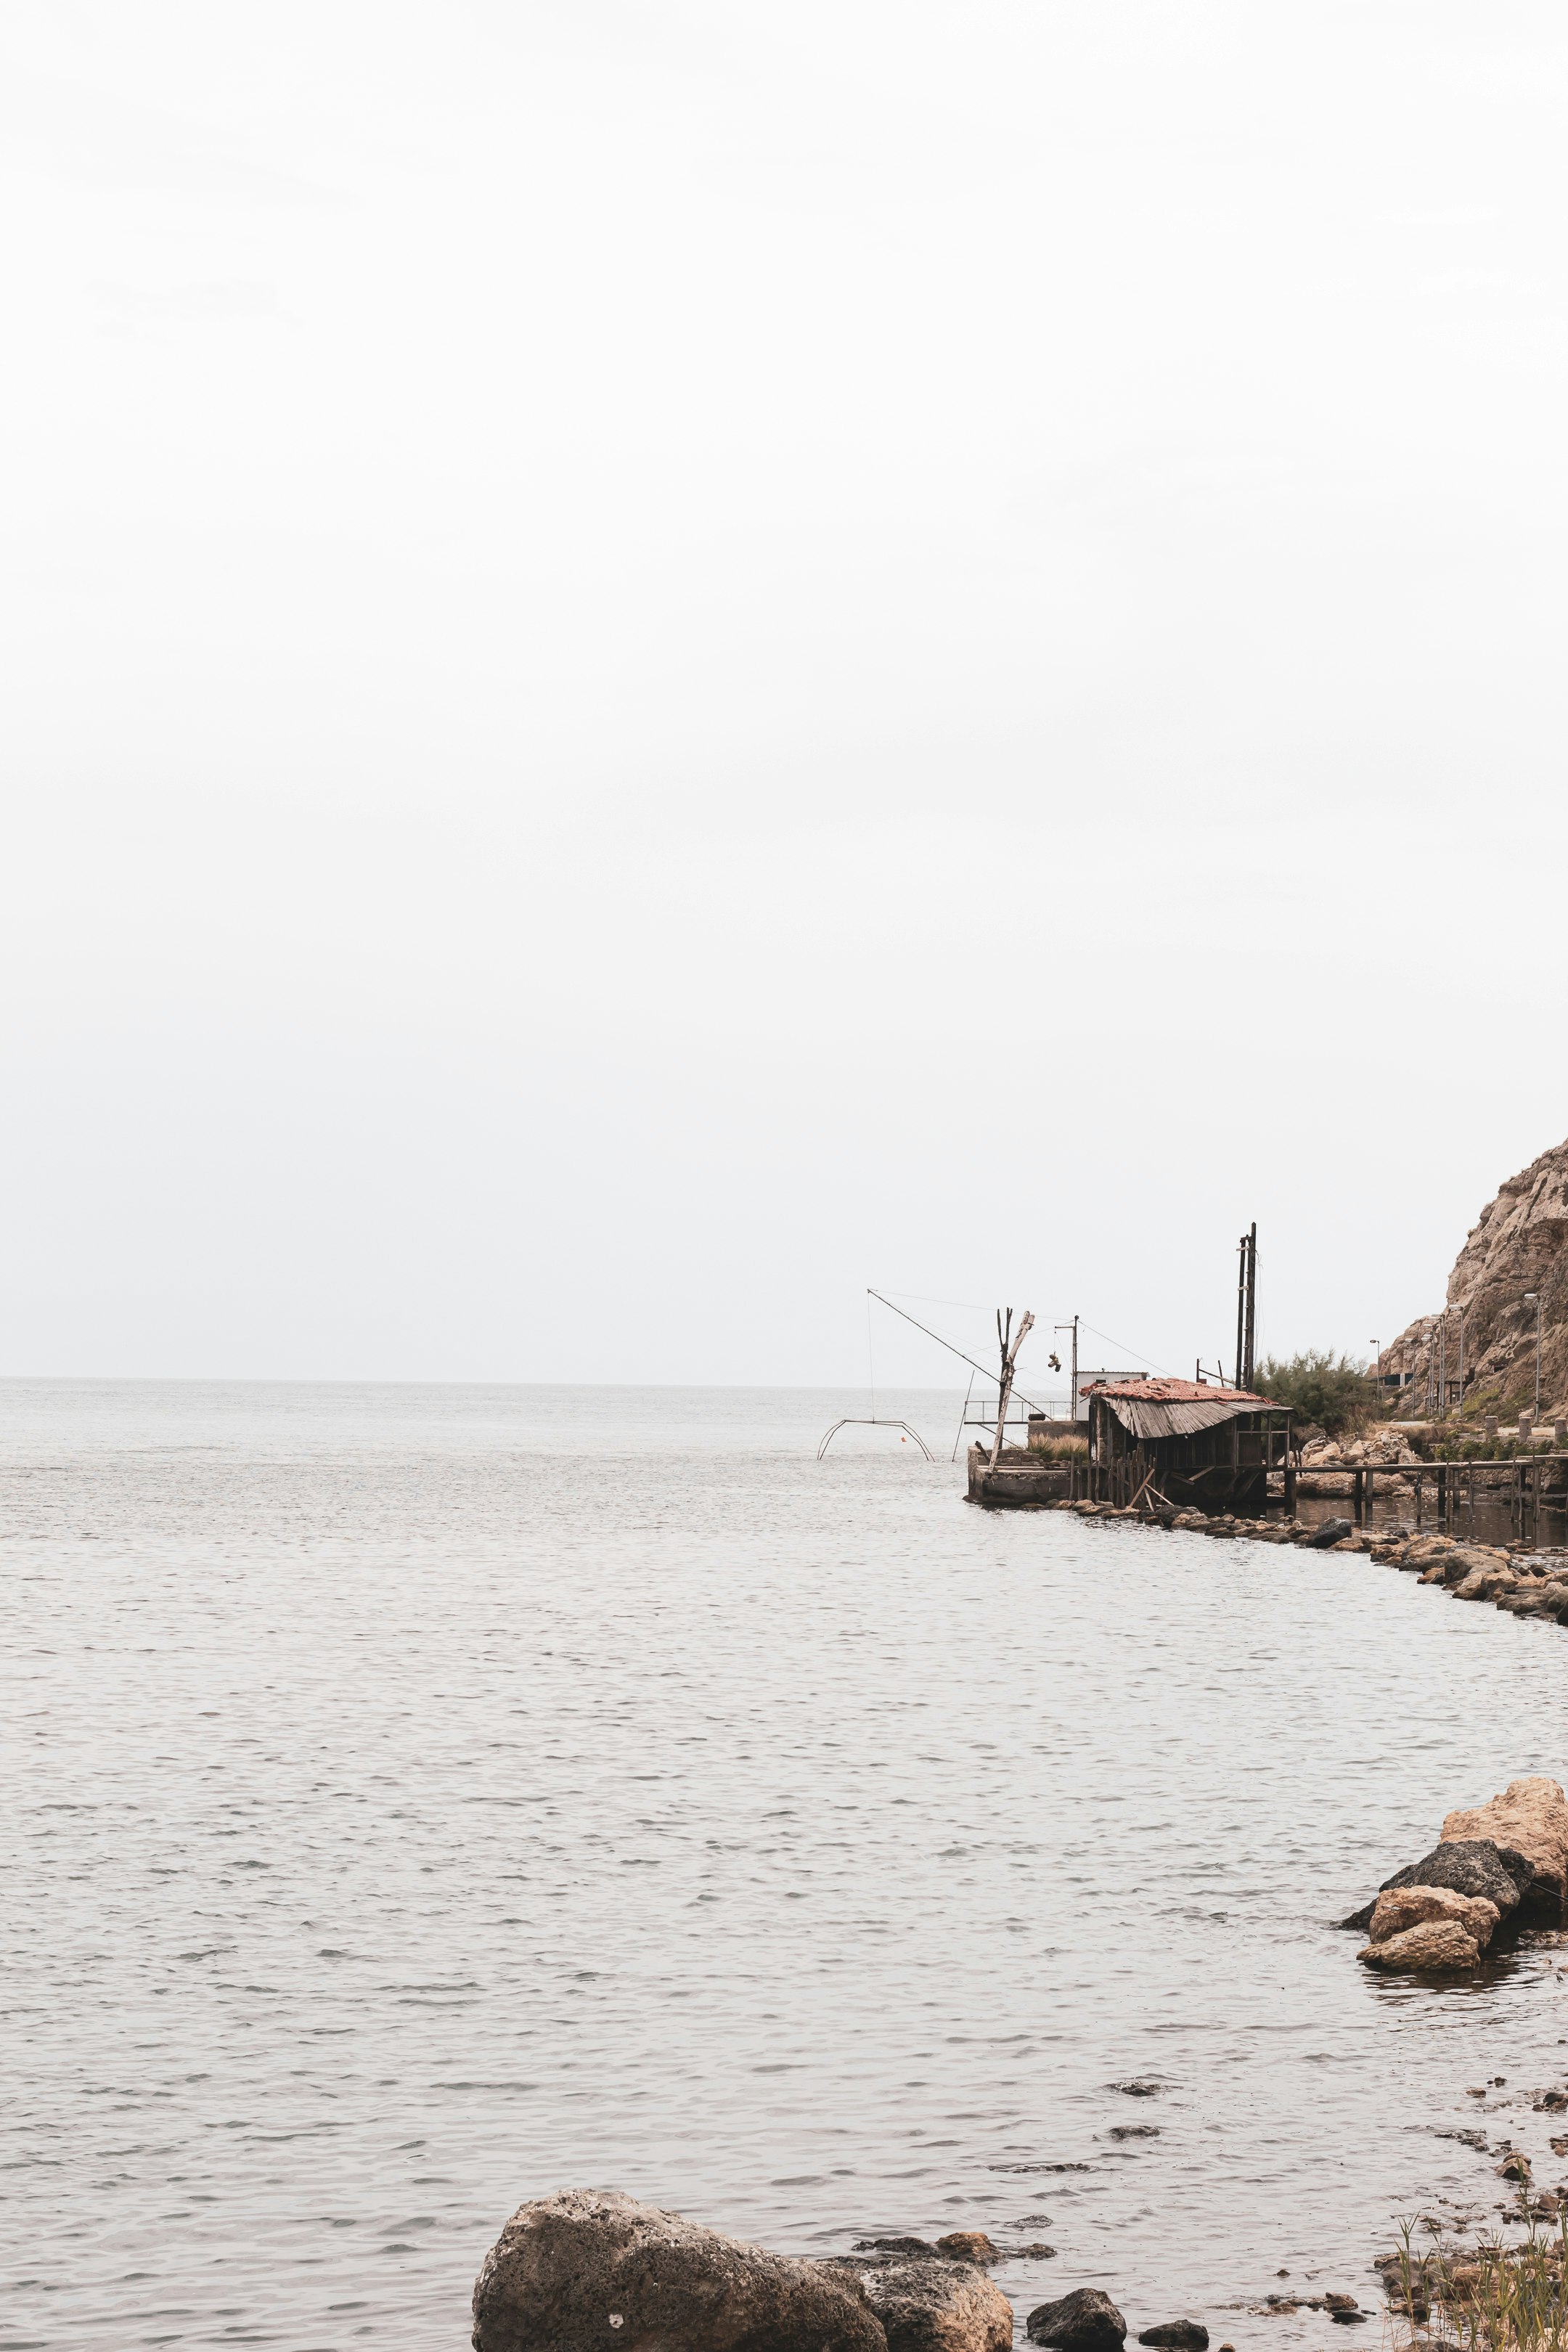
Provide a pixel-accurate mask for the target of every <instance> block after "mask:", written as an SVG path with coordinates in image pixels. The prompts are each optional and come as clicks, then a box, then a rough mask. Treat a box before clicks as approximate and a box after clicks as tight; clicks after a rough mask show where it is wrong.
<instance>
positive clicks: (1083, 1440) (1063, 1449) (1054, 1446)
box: [1029, 1437, 1089, 1462]
mask: <svg viewBox="0 0 1568 2352" xmlns="http://www.w3.org/2000/svg"><path fill="white" fill-rule="evenodd" d="M1029 1452H1030V1453H1031V1454H1035V1455H1041V1454H1043V1455H1044V1457H1045V1459H1046V1460H1047V1462H1087V1461H1088V1460H1089V1440H1088V1438H1087V1437H1047V1439H1046V1440H1045V1441H1044V1443H1043V1444H1038V1445H1031V1446H1030V1448H1029Z"/></svg>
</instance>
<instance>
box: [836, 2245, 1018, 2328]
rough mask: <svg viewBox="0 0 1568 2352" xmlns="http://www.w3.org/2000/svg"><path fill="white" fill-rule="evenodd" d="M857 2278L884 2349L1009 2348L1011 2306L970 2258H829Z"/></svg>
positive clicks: (1011, 2320)
mask: <svg viewBox="0 0 1568 2352" xmlns="http://www.w3.org/2000/svg"><path fill="white" fill-rule="evenodd" d="M822 2267H823V2268H824V2270H833V2271H836V2270H844V2271H847V2272H848V2273H851V2275H853V2276H854V2277H855V2278H856V2279H857V2280H858V2282H859V2284H860V2288H861V2290H862V2292H863V2294H865V2297H866V2300H867V2302H868V2304H869V2305H870V2306H871V2308H872V2310H873V2311H874V2312H875V2313H876V2315H877V2316H878V2318H879V2320H880V2321H881V2323H882V2328H883V2332H884V2333H885V2335H886V2336H887V2339H888V2352H1011V2346H1012V2342H1013V2306H1012V2305H1011V2304H1010V2303H1009V2302H1008V2300H1007V2298H1006V2296H1005V2294H1003V2292H1002V2290H1001V2288H1000V2287H999V2286H993V2285H992V2284H991V2281H990V2280H989V2279H988V2278H987V2277H986V2275H985V2273H984V2271H983V2270H981V2269H979V2268H978V2266H977V2265H976V2264H975V2263H966V2262H960V2261H957V2260H955V2259H954V2258H953V2257H952V2255H950V2254H948V2255H944V2254H923V2255H921V2254H883V2255H879V2256H876V2257H873V2258H871V2259H869V2260H868V2259H867V2258H865V2257H864V2256H862V2257H859V2258H858V2259H857V2258H856V2257H854V2256H840V2257H834V2258H830V2259H829V2260H828V2261H827V2262H826V2263H824V2264H823V2265H822Z"/></svg>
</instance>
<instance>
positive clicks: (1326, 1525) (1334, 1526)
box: [1306, 1519, 1354, 1551]
mask: <svg viewBox="0 0 1568 2352" xmlns="http://www.w3.org/2000/svg"><path fill="white" fill-rule="evenodd" d="M1353 1524H1354V1523H1353V1522H1352V1520H1350V1519H1324V1520H1323V1521H1322V1523H1321V1526H1319V1527H1315V1528H1313V1529H1312V1532H1311V1534H1310V1536H1309V1537H1308V1538H1306V1549H1307V1550H1308V1551H1327V1549H1328V1548H1329V1546H1330V1545H1331V1544H1337V1543H1338V1542H1339V1541H1340V1538H1342V1536H1348V1535H1350V1534H1351V1533H1352V1532H1353Z"/></svg>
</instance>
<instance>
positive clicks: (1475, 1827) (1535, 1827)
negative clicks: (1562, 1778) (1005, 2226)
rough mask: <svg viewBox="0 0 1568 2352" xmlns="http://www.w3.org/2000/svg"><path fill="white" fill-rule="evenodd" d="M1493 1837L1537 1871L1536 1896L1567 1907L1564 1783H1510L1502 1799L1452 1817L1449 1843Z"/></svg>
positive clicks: (1446, 1834)
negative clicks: (1548, 1898) (1564, 1902)
mask: <svg viewBox="0 0 1568 2352" xmlns="http://www.w3.org/2000/svg"><path fill="white" fill-rule="evenodd" d="M1474 1838H1490V1839H1491V1841H1492V1843H1494V1844H1495V1845H1497V1846H1499V1847H1510V1848H1511V1849H1512V1851H1513V1852H1514V1853H1521V1854H1523V1856H1524V1858H1525V1860H1526V1861H1527V1862H1528V1863H1530V1864H1531V1865H1532V1866H1533V1869H1534V1872H1535V1881H1534V1887H1533V1890H1532V1891H1533V1892H1534V1894H1535V1895H1537V1896H1540V1895H1550V1896H1552V1898H1554V1899H1555V1901H1556V1902H1558V1903H1559V1904H1561V1902H1562V1900H1563V1892H1564V1889H1565V1888H1568V1797H1564V1796H1563V1789H1562V1784H1561V1782H1559V1781H1557V1780H1548V1779H1547V1777H1546V1775H1545V1774H1544V1773H1535V1774H1533V1775H1532V1776H1531V1778H1530V1779H1528V1780H1510V1782H1509V1784H1508V1786H1507V1788H1506V1789H1505V1790H1503V1792H1502V1794H1501V1796H1500V1797H1489V1799H1488V1800H1487V1802H1486V1803H1485V1804H1484V1805H1471V1806H1468V1807H1466V1808H1462V1809H1461V1810H1460V1811H1458V1812H1453V1813H1449V1814H1447V1816H1446V1818H1445V1820H1444V1822H1443V1843H1444V1844H1445V1845H1447V1844H1449V1843H1458V1842H1461V1841H1468V1840H1471V1839H1474Z"/></svg>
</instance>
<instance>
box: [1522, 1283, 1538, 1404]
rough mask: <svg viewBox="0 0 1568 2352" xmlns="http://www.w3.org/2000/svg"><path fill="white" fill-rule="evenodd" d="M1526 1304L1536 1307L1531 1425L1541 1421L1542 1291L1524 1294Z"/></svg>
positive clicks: (1531, 1291) (1530, 1291)
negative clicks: (1533, 1409)
mask: <svg viewBox="0 0 1568 2352" xmlns="http://www.w3.org/2000/svg"><path fill="white" fill-rule="evenodd" d="M1524 1303H1525V1305H1526V1306H1527V1307H1534V1309H1535V1411H1534V1412H1532V1413H1531V1423H1535V1422H1538V1421H1539V1420H1540V1419H1541V1293H1540V1291H1539V1290H1527V1291H1526V1292H1525V1294H1524Z"/></svg>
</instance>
